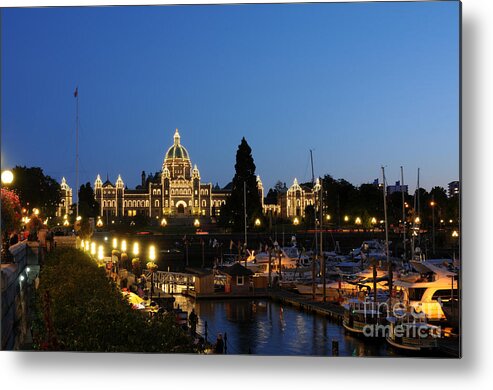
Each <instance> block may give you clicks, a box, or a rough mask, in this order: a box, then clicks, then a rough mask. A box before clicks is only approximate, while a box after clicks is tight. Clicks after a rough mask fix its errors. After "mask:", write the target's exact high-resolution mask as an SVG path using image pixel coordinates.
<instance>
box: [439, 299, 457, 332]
mask: <svg viewBox="0 0 493 390" xmlns="http://www.w3.org/2000/svg"><path fill="white" fill-rule="evenodd" d="M440 301H441V306H442V310H443V314H444V315H445V318H446V320H447V322H449V323H450V325H452V327H454V328H455V329H458V328H459V324H460V306H459V300H458V299H450V300H449V301H442V300H441V299H440Z"/></svg>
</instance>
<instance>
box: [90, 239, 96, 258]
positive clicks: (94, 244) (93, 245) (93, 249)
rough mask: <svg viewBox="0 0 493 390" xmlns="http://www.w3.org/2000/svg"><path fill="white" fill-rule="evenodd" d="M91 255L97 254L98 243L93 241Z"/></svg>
mask: <svg viewBox="0 0 493 390" xmlns="http://www.w3.org/2000/svg"><path fill="white" fill-rule="evenodd" d="M91 255H93V256H95V255H96V243H95V242H91Z"/></svg>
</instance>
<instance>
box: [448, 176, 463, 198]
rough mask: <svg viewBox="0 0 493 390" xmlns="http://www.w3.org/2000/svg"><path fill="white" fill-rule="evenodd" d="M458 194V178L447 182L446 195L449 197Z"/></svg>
mask: <svg viewBox="0 0 493 390" xmlns="http://www.w3.org/2000/svg"><path fill="white" fill-rule="evenodd" d="M459 194H460V183H459V181H458V180H454V181H451V182H450V183H448V197H449V198H451V197H453V196H455V195H459Z"/></svg>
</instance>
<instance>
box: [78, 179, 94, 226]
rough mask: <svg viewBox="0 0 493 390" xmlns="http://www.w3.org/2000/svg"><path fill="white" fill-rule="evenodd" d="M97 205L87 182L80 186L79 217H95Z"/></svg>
mask: <svg viewBox="0 0 493 390" xmlns="http://www.w3.org/2000/svg"><path fill="white" fill-rule="evenodd" d="M98 211H99V203H98V202H96V198H95V197H94V191H93V189H92V187H91V184H90V183H89V182H88V183H86V184H85V185H84V184H83V185H81V186H80V190H79V215H80V216H82V217H84V218H89V217H97V216H98Z"/></svg>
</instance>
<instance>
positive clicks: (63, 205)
mask: <svg viewBox="0 0 493 390" xmlns="http://www.w3.org/2000/svg"><path fill="white" fill-rule="evenodd" d="M60 190H61V194H60V203H59V204H58V207H57V209H56V216H57V217H63V216H64V215H68V214H69V213H70V212H71V207H72V188H70V187H69V185H68V184H67V181H66V180H65V178H64V177H62V182H61V183H60Z"/></svg>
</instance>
